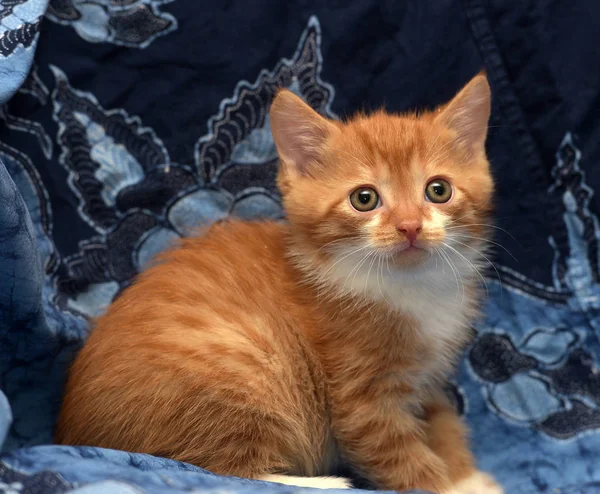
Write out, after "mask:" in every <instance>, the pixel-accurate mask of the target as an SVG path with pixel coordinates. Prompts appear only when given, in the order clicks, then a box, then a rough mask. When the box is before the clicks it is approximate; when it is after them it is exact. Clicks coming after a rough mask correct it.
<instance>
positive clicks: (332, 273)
mask: <svg viewBox="0 0 600 494" xmlns="http://www.w3.org/2000/svg"><path fill="white" fill-rule="evenodd" d="M489 113H490V90H489V86H488V83H487V80H486V78H485V76H483V75H478V76H476V77H475V78H474V79H473V80H471V82H470V83H469V84H468V85H467V86H466V87H465V88H464V89H463V90H462V91H461V92H460V93H459V94H458V95H457V96H456V97H455V98H454V99H453V100H452V101H450V102H449V103H448V104H447V105H445V106H443V107H441V108H439V109H438V110H437V111H435V112H431V113H425V114H423V115H420V116H416V115H407V116H397V115H390V114H387V113H385V112H383V111H380V112H376V113H374V114H372V115H369V116H367V115H358V116H356V117H354V118H352V119H350V120H348V121H347V122H345V123H340V122H334V121H330V120H327V119H325V118H323V117H322V116H320V115H318V114H317V113H315V112H314V111H313V110H312V109H311V108H310V107H309V106H307V105H306V104H305V103H304V102H303V101H302V100H301V99H299V98H298V97H297V96H295V95H294V94H292V93H291V92H289V91H285V90H284V91H281V92H279V93H278V95H277V97H276V98H275V100H274V102H273V105H272V108H271V126H272V130H273V135H274V138H275V142H276V144H277V149H278V151H279V155H280V159H281V167H280V172H279V178H278V183H279V187H280V190H281V193H282V197H283V203H284V206H285V210H286V212H287V217H288V220H289V222H288V223H287V224H284V223H279V222H271V221H262V222H261V221H257V222H240V221H234V220H231V221H227V222H223V223H220V224H217V225H214V226H213V227H212V228H211V229H210V230H209V231H208V232H207V233H206V234H205V235H203V236H199V237H197V238H190V239H186V240H184V241H182V242H181V244H180V245H179V246H178V247H177V248H174V249H173V250H171V251H168V252H166V253H164V254H163V255H162V256H161V257H160V258H159V261H158V262H157V263H156V264H155V265H154V266H153V267H151V268H149V269H148V270H147V271H145V272H144V273H142V274H141V275H140V276H139V277H138V279H137V281H136V282H135V283H134V284H133V285H132V286H131V287H129V288H128V289H127V290H125V291H124V293H123V294H122V296H121V297H119V298H118V299H117V300H116V301H115V302H114V303H113V304H112V305H111V306H110V307H109V309H108V310H107V312H106V314H105V315H104V316H102V317H100V318H98V319H97V320H96V322H95V328H94V330H93V331H92V333H91V335H90V337H89V339H88V341H87V343H86V345H85V347H84V348H83V350H82V351H81V353H80V354H79V356H78V358H77V359H76V361H75V363H74V365H73V367H72V369H71V372H70V376H69V380H68V383H67V387H66V395H65V399H64V403H63V407H62V410H61V414H60V418H59V423H58V429H57V436H56V438H57V441H58V442H59V443H63V444H80V445H93V446H101V447H107V448H117V449H122V450H127V451H137V452H144V453H151V454H154V455H160V456H166V457H170V458H174V459H177V460H182V461H186V462H190V463H193V464H195V465H198V466H200V467H204V468H206V469H208V470H211V471H213V472H215V473H218V474H225V475H235V476H240V477H248V478H253V479H267V480H273V481H277V482H285V483H290V484H296V485H309V486H316V487H323V488H325V487H342V486H347V485H348V484H347V482H346V481H345V480H343V479H335V478H315V479H306V478H298V477H288V476H304V477H312V476H319V475H327V474H329V473H331V471H332V469H333V468H334V467H335V465H336V463H337V461H338V458H341V459H343V460H344V462H346V463H348V464H350V465H351V466H352V467H353V468H354V469H355V470H356V471H357V472H358V473H360V474H361V475H362V476H363V477H365V478H366V479H368V480H370V481H371V482H372V483H373V484H374V485H375V486H376V487H377V488H380V489H394V490H403V489H409V488H421V489H428V490H432V491H434V492H441V493H450V492H455V493H463V494H466V493H500V492H502V490H501V488H500V487H499V486H498V485H497V484H496V483H495V482H494V481H493V480H492V479H491V477H489V476H488V475H486V474H484V473H482V472H479V471H477V470H476V469H475V466H474V462H473V458H472V456H471V454H470V452H469V449H468V445H467V440H466V431H465V428H464V426H463V424H462V423H461V420H460V419H459V417H458V416H457V415H456V413H455V411H454V410H453V409H452V407H451V406H450V405H449V403H448V402H447V401H446V399H445V397H444V394H443V392H442V384H443V382H444V378H445V376H446V374H447V373H448V372H449V371H450V370H451V369H452V366H453V365H454V363H455V361H456V360H457V356H458V354H459V351H460V350H461V348H462V347H463V346H464V345H465V344H466V343H467V341H468V339H469V333H470V331H469V325H470V323H471V321H472V320H473V318H474V317H475V316H476V314H477V309H478V305H479V285H478V277H479V274H478V272H477V266H478V265H480V264H481V254H480V252H481V250H482V248H483V241H484V239H485V236H486V231H485V229H484V227H483V226H482V225H483V224H485V223H487V222H488V214H489V210H490V200H491V194H492V189H493V184H492V179H491V176H490V172H489V165H488V161H487V160H486V155H485V149H484V143H485V137H486V132H487V122H488V118H489Z"/></svg>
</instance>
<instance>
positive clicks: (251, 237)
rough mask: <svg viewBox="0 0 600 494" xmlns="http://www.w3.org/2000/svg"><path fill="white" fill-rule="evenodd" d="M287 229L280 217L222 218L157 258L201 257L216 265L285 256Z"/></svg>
mask: <svg viewBox="0 0 600 494" xmlns="http://www.w3.org/2000/svg"><path fill="white" fill-rule="evenodd" d="M287 231H288V226H287V224H286V223H284V222H278V221H242V220H235V219H232V220H226V221H221V222H219V223H216V224H214V225H212V226H211V227H209V228H207V229H204V230H199V231H198V232H197V234H196V235H194V236H192V237H188V238H185V239H182V240H181V241H180V242H178V243H177V245H174V246H173V248H171V249H169V250H167V251H165V252H163V253H162V254H160V255H159V256H158V257H157V259H156V261H157V262H158V263H159V264H160V263H162V262H164V261H167V262H169V261H171V262H172V261H177V260H180V261H183V260H184V259H187V260H192V259H197V260H200V259H202V260H203V261H204V262H202V264H206V263H207V262H209V263H211V264H212V265H213V266H214V267H216V266H219V265H221V264H223V262H225V263H227V264H229V263H230V262H228V261H231V260H233V259H235V260H241V259H245V260H248V259H255V260H259V259H261V258H266V257H270V258H273V259H277V258H283V257H284V253H285V249H286V235H287Z"/></svg>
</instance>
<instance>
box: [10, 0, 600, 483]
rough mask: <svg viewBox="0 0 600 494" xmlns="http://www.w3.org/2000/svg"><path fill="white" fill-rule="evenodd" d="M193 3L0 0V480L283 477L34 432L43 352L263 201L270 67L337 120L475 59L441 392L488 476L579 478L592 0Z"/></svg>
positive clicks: (592, 125) (591, 336) (590, 178)
mask: <svg viewBox="0 0 600 494" xmlns="http://www.w3.org/2000/svg"><path fill="white" fill-rule="evenodd" d="M213 5H214V6H209V4H208V2H186V1H184V0H176V1H173V0H86V1H82V0H51V1H50V2H49V3H48V2H47V1H44V0H5V1H3V2H1V3H0V73H1V74H2V78H1V79H0V103H2V106H1V107H0V444H2V449H1V451H2V453H1V454H0V493H10V494H16V493H21V492H30V493H42V492H43V493H46V492H47V493H61V492H78V493H81V494H83V493H94V494H98V493H115V494H118V493H171V492H172V493H179V492H194V491H196V492H200V491H202V492H215V493H216V492H235V493H244V494H246V493H252V492H273V493H275V492H291V491H292V490H294V489H293V488H287V487H280V486H275V485H270V486H267V485H266V484H263V483H259V482H251V481H247V480H243V479H231V478H223V477H218V476H215V475H213V474H210V473H208V472H205V471H203V470H201V469H199V468H196V467H194V466H191V465H185V464H182V463H178V462H175V461H171V460H167V459H161V458H153V457H150V456H146V455H140V454H131V453H127V452H118V451H109V450H101V449H95V448H71V447H59V446H52V445H51V443H52V432H53V427H54V422H55V420H56V415H57V412H58V409H59V407H60V399H61V391H62V387H63V384H64V379H65V372H66V370H67V369H68V366H69V364H70V363H71V362H72V360H73V358H74V356H75V354H76V352H77V351H78V349H79V348H81V346H82V344H83V343H84V341H85V338H86V335H87V331H88V327H89V326H88V321H89V318H90V317H93V316H95V315H97V314H99V313H101V312H102V311H103V310H104V308H105V307H106V306H107V305H108V304H109V303H110V302H111V300H112V299H113V298H114V297H115V296H117V295H118V294H119V292H120V291H121V290H123V289H124V288H125V287H127V286H128V284H129V283H131V280H132V278H133V277H134V276H135V275H136V273H138V272H139V271H140V270H142V269H143V268H144V266H145V265H146V263H147V262H148V260H149V259H150V258H152V256H153V255H154V254H156V253H157V252H159V251H161V250H162V249H164V248H165V247H166V246H168V245H169V244H170V243H171V242H172V241H173V240H175V239H177V238H180V237H182V236H185V235H188V234H189V233H190V231H191V230H192V228H194V227H196V226H198V225H207V224H210V223H211V222H214V221H216V220H219V219H222V218H225V217H228V216H231V215H233V216H237V217H242V218H255V217H269V218H280V217H282V210H281V204H280V201H279V196H278V193H277V190H276V188H275V183H274V177H275V171H276V167H277V156H276V152H275V147H274V144H273V140H272V137H271V134H270V130H269V118H268V107H269V104H270V101H271V98H272V95H273V91H274V89H275V88H276V87H278V86H285V87H288V88H290V89H291V90H292V91H294V92H296V93H297V94H299V95H301V96H302V97H303V98H304V99H305V100H306V101H308V102H309V103H310V104H311V105H312V106H313V107H314V108H316V109H317V110H318V111H320V112H321V113H323V114H325V115H328V116H330V117H332V118H337V117H340V116H343V115H345V114H346V113H349V112H352V111H355V110H358V109H360V108H362V107H366V108H367V109H368V108H377V107H378V106H381V105H384V104H385V106H386V107H387V108H388V109H390V110H395V111H405V110H408V109H414V108H426V107H432V106H434V105H436V104H438V103H441V102H443V101H445V100H447V99H449V98H450V97H451V96H452V95H453V93H454V92H455V91H456V90H457V89H458V88H459V87H460V86H461V85H462V84H463V83H465V82H466V81H467V80H468V79H469V78H470V77H471V76H473V75H474V74H475V73H476V72H478V71H479V70H480V69H481V68H485V69H486V70H487V73H488V77H489V79H490V82H491V86H492V91H493V112H492V120H491V126H490V133H489V140H488V152H489V155H490V159H491V162H492V165H493V169H494V174H495V176H496V178H497V197H496V206H497V225H498V229H497V235H496V238H495V242H497V244H498V248H497V250H496V252H495V254H494V256H493V258H490V260H489V272H488V276H487V279H486V284H487V290H488V294H489V297H488V299H487V302H486V306H485V314H484V317H483V318H482V319H481V320H480V321H478V322H477V324H476V327H475V330H476V338H475V340H474V342H473V344H472V345H471V346H470V347H469V348H468V349H467V351H466V352H465V355H464V359H463V361H462V363H461V365H460V367H459V369H458V372H457V375H456V376H455V379H454V380H453V383H452V384H451V393H452V396H453V397H454V398H455V402H456V405H457V407H458V409H459V410H460V412H461V413H462V414H464V416H465V419H466V420H467V421H468V422H469V424H470V427H471V429H472V430H473V436H474V440H473V448H474V451H475V454H476V455H477V458H478V462H479V465H480V467H481V468H482V469H485V470H488V471H490V472H493V474H494V475H495V476H496V477H497V478H498V479H499V480H500V481H501V482H502V483H503V484H504V485H505V487H506V492H507V493H509V494H519V493H542V492H568V493H592V492H600V463H599V462H598V458H599V457H600V374H599V373H598V362H599V361H600V340H599V335H600V249H599V239H600V224H599V220H598V213H599V209H598V204H597V201H596V199H595V196H594V191H595V190H598V188H599V187H600V173H599V172H598V165H599V164H600V64H599V63H598V60H600V32H599V31H598V29H597V19H599V18H600V3H598V2H596V1H595V0H573V1H572V2H564V1H560V0H518V1H516V0H515V1H514V2H505V1H501V0H489V1H485V0H463V1H462V2H460V1H457V0H436V2H427V3H426V2H422V1H421V0H410V1H405V2H381V1H379V0H360V1H358V0H357V1H354V2H328V3H323V2H319V1H317V0H312V1H303V2H280V1H279V0H256V1H253V2H236V1H232V2H216V3H214V4H213ZM296 490H297V489H296Z"/></svg>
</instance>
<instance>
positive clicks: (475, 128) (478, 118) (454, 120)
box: [435, 73, 491, 155]
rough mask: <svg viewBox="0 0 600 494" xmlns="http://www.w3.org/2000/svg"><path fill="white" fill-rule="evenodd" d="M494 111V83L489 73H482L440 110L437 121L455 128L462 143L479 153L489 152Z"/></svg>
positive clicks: (474, 152) (471, 150) (468, 148)
mask: <svg viewBox="0 0 600 494" xmlns="http://www.w3.org/2000/svg"><path fill="white" fill-rule="evenodd" d="M490 111H491V91H490V85H489V84H488V81H487V77H486V76H485V74H484V73H479V74H478V75H476V76H475V77H473V79H471V81H470V82H469V83H468V84H467V85H466V86H465V87H464V88H463V89H462V90H461V91H460V92H459V93H458V94H457V95H456V96H455V97H454V98H453V99H452V100H451V101H450V102H449V103H448V104H447V105H445V106H444V107H443V108H442V109H441V110H440V113H439V115H437V116H436V117H435V120H436V122H439V123H441V124H442V125H444V126H445V127H447V128H449V129H451V130H453V131H454V132H455V133H456V135H457V140H458V142H459V143H461V144H462V145H464V146H465V148H466V149H467V150H468V151H469V152H471V153H473V154H474V155H478V154H480V153H483V152H485V138H486V136H487V129H488V122H489V119H490Z"/></svg>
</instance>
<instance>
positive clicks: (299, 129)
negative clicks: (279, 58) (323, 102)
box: [270, 89, 338, 175]
mask: <svg viewBox="0 0 600 494" xmlns="http://www.w3.org/2000/svg"><path fill="white" fill-rule="evenodd" d="M270 116H271V131H272V132H273V138H274V139H275V145H276V146H277V151H278V152H279V157H280V158H281V161H282V163H283V166H284V167H285V169H286V171H288V172H295V173H297V174H300V175H309V174H310V170H311V168H312V167H315V166H318V165H319V162H320V158H321V157H322V154H323V151H324V150H325V144H326V142H327V139H328V138H329V137H330V136H331V135H332V134H333V133H334V132H337V131H338V128H337V127H336V126H335V125H334V124H333V123H331V122H330V121H328V120H327V119H326V118H323V117H322V116H321V115H319V114H318V113H317V112H316V111H314V110H313V109H312V108H311V107H310V106H308V105H307V104H306V103H305V102H304V101H303V100H302V99H301V98H299V97H298V96H296V95H295V94H294V93H292V92H291V91H288V90H287V89H282V90H280V91H279V92H278V93H277V95H276V96H275V99H274V100H273V104H272V105H271V111H270Z"/></svg>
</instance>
